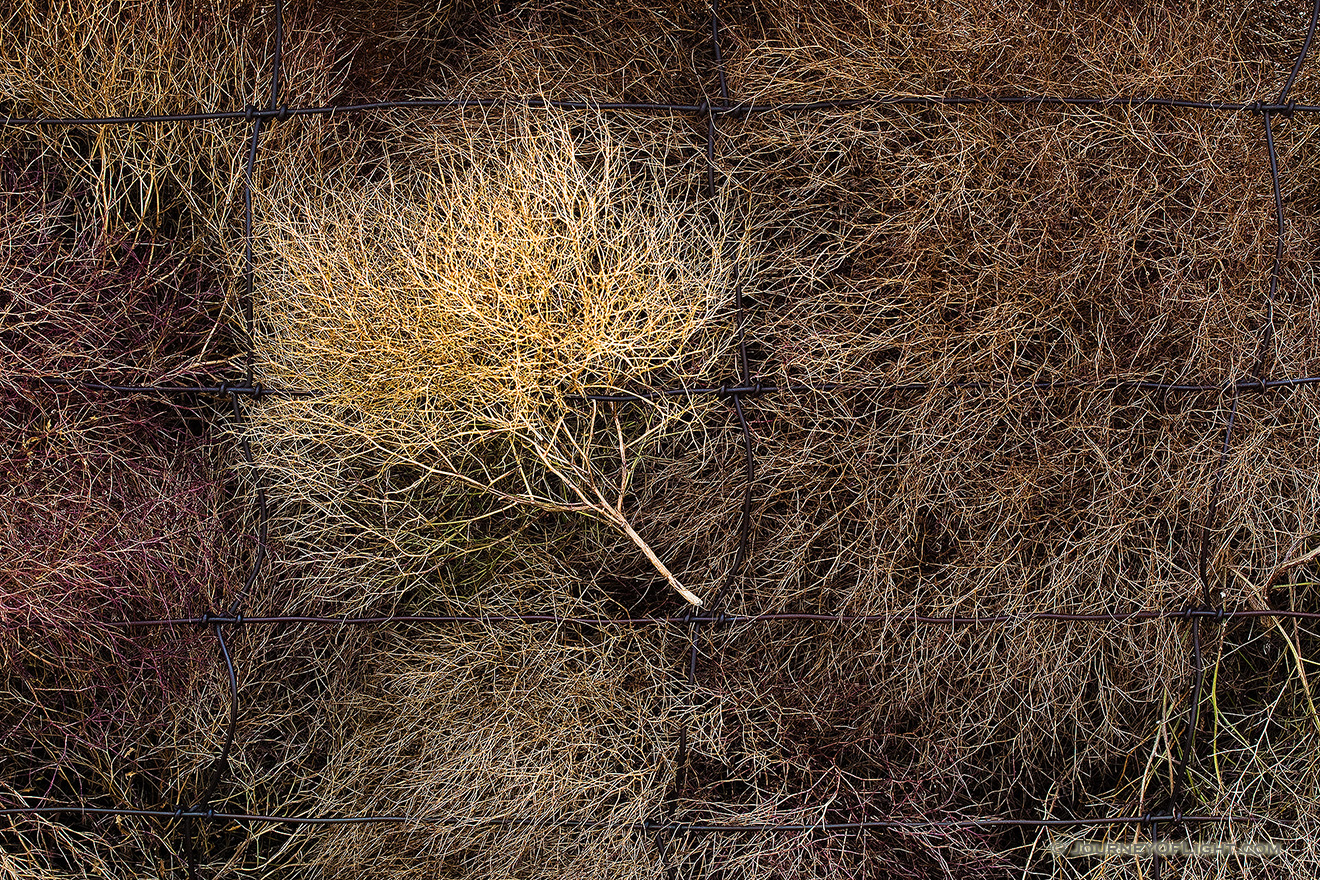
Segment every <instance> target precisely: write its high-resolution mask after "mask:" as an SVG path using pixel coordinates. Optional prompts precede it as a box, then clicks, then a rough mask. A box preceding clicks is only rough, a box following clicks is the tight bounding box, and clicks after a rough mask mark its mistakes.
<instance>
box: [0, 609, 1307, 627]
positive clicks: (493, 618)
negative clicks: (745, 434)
mask: <svg viewBox="0 0 1320 880" xmlns="http://www.w3.org/2000/svg"><path fill="white" fill-rule="evenodd" d="M1193 618H1198V619H1200V620H1209V621H1214V622H1219V621H1221V620H1222V621H1232V620H1251V619H1255V618H1283V619H1294V620H1320V611H1292V610H1288V609H1273V608H1171V609H1165V610H1140V611H1104V612H1089V613H1088V612H1069V611H1025V612H1021V613H1016V614H953V615H947V616H939V615H929V614H916V613H913V612H904V611H893V612H885V613H879V614H823V613H812V612H795V611H783V612H770V613H766V614H725V613H723V612H721V613H719V614H674V615H653V616H639V617H573V616H567V615H556V614H390V615H376V616H364V617H347V616H344V617H336V616H317V615H306V614H290V615H252V616H250V617H249V616H244V615H241V614H240V615H231V616H225V615H213V614H203V615H201V616H199V617H168V618H155V619H150V620H109V621H100V622H98V625H100V626H107V627H118V628H124V629H134V628H138V627H157V626H273V625H286V626H292V625H296V624H309V625H316V626H387V625H391V624H410V623H413V624H423V623H425V624H465V623H475V624H486V625H489V624H502V623H545V624H554V625H560V624H563V625H567V626H680V625H683V626H685V625H688V624H710V625H715V626H724V625H726V624H727V625H731V624H759V623H776V622H785V621H810V622H816V623H838V624H848V623H915V624H929V625H937V626H986V625H991V624H1005V623H1030V622H1032V621H1055V622H1059V623H1142V622H1149V621H1153V620H1183V621H1188V620H1191V619H1193ZM17 627H18V624H10V625H8V627H7V628H17ZM4 628H6V627H0V629H4Z"/></svg>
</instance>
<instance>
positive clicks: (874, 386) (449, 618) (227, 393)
mask: <svg viewBox="0 0 1320 880" xmlns="http://www.w3.org/2000/svg"><path fill="white" fill-rule="evenodd" d="M1318 18H1320V0H1317V2H1316V3H1315V4H1314V6H1313V9H1312V14H1311V19H1310V25H1309V28H1308V31H1307V34H1306V37H1305V40H1304V42H1303V45H1302V48H1301V51H1300V52H1299V53H1298V56H1297V58H1296V61H1295V63H1294V65H1293V67H1292V70H1291V73H1290V74H1289V76H1288V79H1287V82H1286V84H1285V86H1284V88H1283V90H1282V92H1281V93H1280V95H1279V96H1278V98H1277V99H1276V100H1275V101H1273V102H1267V101H1263V100H1254V101H1250V102H1222V101H1205V100H1194V99H1184V98H1173V97H1162V96H1121V95H1120V96H1110V97H1093V96H1058V95H1020V94H1019V95H965V96H947V95H879V96H872V97H860V98H848V99H822V100H815V101H799V102H774V103H760V102H756V101H736V100H732V99H731V98H730V96H729V91H728V86H727V80H726V77H725V72H724V64H723V58H722V55H721V52H720V42H719V30H720V23H719V7H718V2H716V3H715V4H714V5H713V7H712V16H711V47H712V52H713V55H714V59H715V64H716V72H717V74H718V78H719V93H720V94H719V102H718V103H714V102H712V101H710V100H703V101H701V102H699V103H645V102H604V101H589V100H587V101H578V100H556V99H549V98H544V97H535V96H527V97H516V98H416V99H410V100H401V101H382V102H362V103H351V104H342V105H324V106H304V107H289V106H287V105H284V104H281V103H280V100H279V96H280V78H281V64H282V44H283V9H282V0H276V3H275V35H274V36H275V47H274V50H273V51H272V53H271V56H270V59H269V60H270V62H271V67H272V74H271V90H270V100H269V103H268V104H267V105H266V106H264V107H263V106H257V105H251V106H247V107H244V108H243V109H241V110H222V111H208V112H198V113H183V114H144V115H131V116H114V117H59V118H55V117H20V116H0V126H10V127H38V128H39V127H60V126H66V127H76V126H101V125H142V124H153V123H193V122H207V121H217V122H243V123H245V124H248V125H250V126H251V135H250V139H249V142H248V151H247V161H246V165H245V169H244V170H245V173H244V202H245V214H244V245H245V255H244V256H245V260H244V273H243V286H244V294H243V296H242V303H241V307H242V310H243V319H244V320H243V324H244V327H243V329H244V332H245V334H246V336H247V343H248V344H247V347H246V355H247V360H246V369H245V371H244V373H245V375H244V376H243V377H242V378H240V379H238V380H235V381H222V382H219V383H218V384H195V385H136V384H115V383H102V382H87V381H79V380H76V379H72V378H70V377H52V376H30V377H18V378H24V379H26V380H29V381H32V382H37V383H47V384H51V385H63V386H65V387H71V388H77V389H82V390H91V391H104V392H110V393H115V394H123V395H136V394H156V395H167V396H169V395H181V396H186V395H199V396H205V395H215V396H220V397H222V398H227V399H228V400H229V401H230V402H231V403H232V406H233V418H234V421H235V424H236V425H238V426H239V427H240V428H241V426H242V424H243V422H244V417H243V412H242V407H241V404H240V399H241V398H249V399H251V400H253V401H254V402H259V401H260V400H261V399H263V398H265V397H285V398H292V397H316V396H318V395H320V394H324V393H327V392H314V391H310V390H300V389H268V388H264V387H263V386H262V385H261V384H260V383H259V382H257V381H255V351H254V347H253V345H252V339H253V315H252V311H251V309H252V287H253V278H254V270H253V261H252V220H253V217H252V199H251V196H252V174H253V168H254V164H255V159H256V155H257V150H258V148H259V144H260V136H261V130H262V125H263V123H265V122H270V121H275V122H282V121H285V120H288V119H291V118H295V117H303V116H334V115H340V114H350V113H364V112H377V111H389V110H444V109H455V110H465V109H496V108H502V107H510V108H512V107H526V108H530V109H559V110H573V111H591V112H597V113H655V114H673V115H696V116H699V117H703V118H705V120H706V122H707V126H708V138H707V158H708V160H709V166H708V188H709V189H710V190H711V191H713V190H714V186H715V183H714V149H715V140H716V128H715V120H716V119H719V118H746V117H750V116H754V115H770V114H800V113H814V112H829V111H846V110H865V109H874V110H883V109H886V108H897V109H903V108H907V109H922V108H937V107H952V108H958V107H972V106H1002V107H1020V108H1023V109H1025V110H1028V111H1042V110H1045V109H1049V108H1055V109H1079V110H1092V111H1103V110H1107V109H1133V110H1137V109H1143V108H1153V109H1167V110H1205V111H1215V112H1224V113H1239V114H1241V113H1248V114H1254V115H1256V116H1258V117H1260V119H1261V120H1262V122H1263V127H1264V134H1265V141H1266V147H1267V154H1268V160H1269V171H1270V175H1271V183H1272V189H1273V197H1274V206H1275V220H1276V242H1275V249H1274V260H1273V265H1272V270H1271V276H1270V284H1269V291H1268V301H1267V314H1266V318H1265V320H1264V321H1263V322H1262V326H1261V330H1260V336H1261V339H1260V354H1259V357H1258V362H1257V367H1256V370H1255V372H1254V374H1253V375H1252V377H1251V378H1239V379H1232V380H1229V381H1219V382H1209V381H1201V382H1199V383H1198V382H1194V383H1187V382H1172V383H1166V382H1157V381H1151V380H1139V379H1127V378H1121V377H1111V378H1108V379H1098V380H1049V381H1034V382H1033V381H1027V382H1022V381H1014V380H1002V381H993V380H986V379H981V380H974V381H963V382H939V383H936V382H902V381H895V380H894V379H893V378H892V377H890V378H887V379H886V381H884V382H876V383H868V382H862V383H818V384H811V383H791V382H790V383H784V384H773V383H763V382H761V381H758V380H757V379H756V378H755V376H754V373H753V371H752V370H751V369H750V365H749V364H748V360H747V349H746V329H747V320H746V319H747V314H746V310H745V308H744V305H745V304H744V303H743V301H742V297H741V296H740V295H739V296H738V324H737V339H736V342H737V347H738V350H739V355H740V366H741V370H740V375H739V376H738V377H737V378H736V379H733V380H731V381H730V382H727V383H724V384H721V385H719V386H708V387H697V388H662V389H641V390H637V391H635V392H620V391H614V390H610V391H609V392H603V393H599V394H596V393H581V394H573V395H566V398H567V399H569V400H576V401H583V402H588V401H589V402H601V403H620V404H622V403H630V402H641V401H654V400H659V399H663V398H670V397H684V396H700V395H714V396H718V397H725V398H729V399H731V400H732V402H733V403H734V405H735V407H736V409H737V413H738V418H739V423H740V426H741V429H742V432H743V437H744V441H745V448H746V458H747V478H748V479H747V487H746V497H745V501H744V504H743V507H742V516H741V519H740V526H739V530H738V540H739V551H738V555H737V558H736V562H735V564H734V565H733V566H731V569H730V572H729V577H730V578H733V577H734V576H736V575H737V573H738V570H739V568H740V566H741V565H742V563H743V562H745V560H746V558H747V547H748V535H749V532H748V529H749V524H748V523H749V512H750V504H751V500H750V499H751V488H752V484H753V483H754V482H755V466H754V459H753V451H752V445H751V435H750V432H749V430H748V426H747V419H746V417H745V415H744V413H743V408H742V400H743V399H744V398H752V397H757V396H761V395H766V394H812V393H838V392H859V393H864V392H875V393H908V392H930V391H936V390H950V391H953V390H964V391H1029V390H1037V391H1053V390H1063V389H1072V390H1080V391H1102V390H1123V389H1130V390H1137V391H1155V392H1164V393H1166V394H1172V393H1219V394H1223V395H1226V396H1230V397H1231V408H1230V412H1229V414H1228V417H1227V420H1226V426H1225V428H1224V432H1223V443H1222V446H1221V449H1220V453H1219V456H1218V466H1217V476H1216V482H1215V487H1214V490H1213V492H1212V496H1211V501H1210V504H1209V506H1208V510H1207V514H1206V517H1205V519H1204V522H1203V525H1202V530H1201V540H1200V545H1201V546H1200V554H1199V566H1198V577H1199V580H1200V582H1201V586H1202V590H1203V594H1202V597H1201V598H1202V603H1201V604H1200V605H1198V606H1187V607H1183V608H1178V609H1165V610H1156V609H1140V610H1133V611H1127V612H1099V613H1083V612H1078V613H1074V612H1066V611H1039V612H1024V613H1005V614H972V615H963V614H952V615H947V616H936V615H929V614H918V613H915V612H888V613H879V614H822V613H805V612H782V613H766V614H727V613H724V612H722V611H721V612H718V613H709V612H708V613H702V614H697V613H695V612H694V611H692V610H689V611H688V612H687V613H685V614H683V615H681V616H679V615H673V616H653V617H571V616H558V615H550V614H516V615H513V614H496V615H385V616H358V617H350V616H308V615H276V616H245V615H244V614H243V612H242V608H243V605H244V604H245V600H246V597H247V595H248V594H249V593H250V591H251V588H252V586H253V584H254V583H255V581H256V579H257V578H258V577H259V576H260V573H261V571H262V567H263V564H264V563H265V561H266V560H267V558H268V555H269V553H268V547H267V540H268V525H269V518H270V515H269V509H268V501H267V497H266V491H265V488H264V486H262V485H261V484H260V482H259V477H256V479H258V483H257V486H256V492H255V495H256V500H257V504H258V536H257V537H258V549H257V554H256V558H255V560H254V563H253V566H252V569H251V571H250V573H249V575H248V576H247V578H246V579H245V582H244V584H243V587H242V588H241V589H240V591H239V593H238V595H237V596H235V597H234V599H233V602H232V603H231V605H230V606H229V608H228V610H227V611H226V612H225V613H223V614H211V613H205V614H203V615H201V616H199V617H180V618H170V619H164V618H162V619H153V620H123V621H105V622H103V625H105V626H109V627H118V628H126V629H134V628H142V627H156V626H172V625H195V626H202V627H209V628H211V629H212V630H213V631H214V633H215V635H216V638H217V643H218V647H219V649H220V653H221V657H222V660H223V661H224V666H225V672H226V674H227V678H228V680H229V684H230V693H229V700H228V703H229V712H228V723H227V725H226V731H225V735H224V740H223V746H222V749H221V752H220V754H219V756H218V757H217V759H216V760H215V761H214V762H213V766H212V771H211V773H209V774H208V777H209V778H208V781H207V783H206V785H205V786H204V788H203V791H202V793H201V795H200V796H199V797H198V798H197V799H196V800H195V801H194V802H193V803H192V804H191V805H190V806H189V807H187V808H183V807H179V808H176V809H173V810H151V809H131V808H119V807H94V806H90V805H86V804H81V805H50V804H37V805H28V806H19V807H0V816H23V815H29V816H31V815H50V816H54V815H79V816H84V817H86V816H118V817H140V818H152V819H161V820H167V821H168V820H175V821H182V822H184V823H185V829H186V830H185V832H184V833H185V840H186V845H185V848H186V850H187V852H188V862H189V864H188V870H189V875H190V876H195V875H196V870H197V859H196V854H195V847H194V843H193V833H194V832H193V830H191V826H192V823H194V822H196V823H203V822H211V821H216V820H219V821H225V822H239V823H263V822H270V823H280V824H290V825H320V826H327V825H348V824H362V823H393V824H425V825H437V826H441V825H443V826H449V827H455V828H463V827H478V826H508V827H542V828H546V827H558V828H569V829H581V830H590V829H604V828H618V827H620V825H619V824H617V823H607V822H592V821H561V822H549V823H546V822H536V821H532V820H525V819H517V818H510V817H478V818H466V819H460V818H455V817H453V816H443V817H424V816H423V817H419V816H403V815H362V816H327V817H317V816H292V815H266V814H259V813H239V812H226V811H224V810H217V809H215V808H214V807H211V806H209V805H208V804H209V801H210V800H211V798H212V797H213V796H214V794H215V792H216V791H217V788H218V785H219V782H220V781H221V779H222V778H223V773H224V770H225V767H226V763H227V760H228V756H229V754H230V751H231V749H232V748H233V746H234V743H235V736H236V730H237V723H238V717H239V684H238V673H237V670H236V667H235V663H234V659H233V657H232V655H231V653H230V651H229V647H228V644H227V642H226V640H225V636H224V630H225V628H226V627H230V626H240V625H272V626H273V625H302V624H309V625H324V626H362V625H380V626H385V625H399V624H485V625H489V624H497V623H512V622H521V623H546V624H554V625H584V626H618V625H683V626H688V627H690V631H691V633H692V636H691V637H692V640H693V642H692V648H693V654H692V666H691V667H690V669H689V681H690V682H691V683H695V671H696V670H695V656H696V655H695V637H696V631H697V628H698V627H700V626H705V625H710V626H725V625H734V624H763V623H772V622H776V621H811V622H820V623H837V624H848V623H882V622H891V623H915V624H930V625H942V626H952V627H957V626H980V625H987V624H1007V623H1018V622H1031V621H1056V622H1092V623H1106V622H1107V623H1117V624H1135V623H1141V622H1146V621H1154V620H1179V621H1183V622H1188V623H1190V626H1191V635H1192V644H1193V657H1192V661H1193V674H1192V682H1191V684H1190V686H1189V689H1188V692H1189V702H1190V704H1191V705H1190V712H1191V717H1190V719H1189V721H1188V723H1187V724H1186V726H1185V727H1184V731H1183V735H1182V739H1181V742H1180V749H1181V754H1180V755H1178V756H1177V759H1176V760H1177V772H1176V774H1175V775H1174V779H1173V783H1172V789H1171V792H1170V796H1169V799H1168V802H1167V804H1166V806H1165V807H1164V808H1162V809H1160V810H1158V811H1148V812H1146V813H1145V814H1144V815H1140V816H1137V815H1129V816H1110V817H1084V818H1034V819H1032V818H1011V817H993V816H991V817H975V818H958V819H935V820H916V819H887V818H876V819H864V820H858V821H848V822H831V821H826V820H824V819H822V820H821V821H818V822H814V823H746V824H739V823H737V822H733V821H730V822H710V821H675V820H673V819H668V820H666V821H663V822H656V821H651V820H647V821H642V822H636V823H632V824H631V825H628V826H627V827H631V828H634V829H636V830H639V831H644V832H648V833H650V832H656V833H666V834H671V835H677V834H685V833H686V834H724V833H798V832H801V833H806V832H812V831H836V830H865V829H901V830H917V829H932V830H954V829H991V828H1065V829H1066V828H1079V827H1104V826H1115V825H1118V826H1122V825H1136V826H1140V827H1141V828H1143V829H1145V830H1147V831H1148V832H1149V834H1150V836H1151V839H1152V840H1156V839H1157V833H1158V827H1159V825H1160V824H1161V823H1172V824H1173V825H1175V826H1178V825H1182V824H1229V823H1272V822H1277V821H1278V820H1276V819H1273V818H1271V817H1265V816H1255V815H1250V814H1222V815H1206V814H1198V813H1191V812H1187V813H1185V812H1183V811H1182V800H1183V798H1184V795H1185V788H1184V780H1185V778H1188V776H1189V774H1190V772H1191V765H1192V763H1193V762H1194V761H1195V757H1196V756H1195V733H1196V728H1197V723H1198V718H1199V710H1200V704H1201V702H1202V696H1203V693H1202V691H1203V687H1204V659H1203V657H1202V654H1201V644H1200V626H1201V624H1202V623H1203V622H1214V623H1227V622H1230V621H1233V620H1240V619H1248V620H1250V619H1255V618H1287V619H1296V620H1320V612H1307V611H1295V610H1284V609H1257V608H1251V609H1229V608H1223V607H1216V606H1215V604H1214V603H1213V602H1211V601H1210V599H1211V591H1210V584H1209V578H1208V573H1207V549H1206V548H1207V536H1208V534H1209V532H1210V531H1211V530H1212V528H1213V527H1214V524H1215V522H1216V521H1217V514H1218V505H1219V499H1220V497H1221V495H1222V488H1223V480H1224V469H1225V463H1226V461H1227V457H1228V454H1229V450H1230V448H1231V442H1232V438H1233V430H1234V424H1235V420H1236V414H1237V408H1238V402H1239V399H1240V397H1241V395H1242V394H1246V393H1252V392H1260V393H1264V392H1266V391H1271V390H1276V389H1285V388H1293V387H1311V386H1314V385H1317V384H1320V376H1299V377H1293V378H1269V376H1268V366H1269V359H1270V355H1271V346H1272V344H1273V339H1274V304H1275V300H1276V296H1277V292H1278V288H1279V286H1280V281H1281V264H1282V258H1283V249H1284V223H1285V217H1284V208H1283V201H1282V196H1281V188H1280V179H1279V168H1278V159H1277V152H1276V148H1275V143H1274V132H1273V127H1272V126H1273V120H1274V119H1275V118H1279V117H1281V118H1285V119H1287V118H1292V117H1293V116H1294V115H1295V114H1296V113H1299V112H1300V113H1314V112H1317V111H1320V106H1317V105H1309V104H1299V103H1297V102H1296V100H1295V99H1293V98H1291V97H1290V92H1291V89H1292V86H1293V84H1294V83H1295V81H1296V79H1297V76H1298V73H1299V71H1300V69H1301V67H1302V65H1303V63H1304V61H1305V59H1306V56H1307V52H1308V50H1309V48H1310V45H1311V42H1312V39H1313V37H1314V34H1315V30H1316V23H1317V19H1318ZM239 442H240V446H241V449H242V453H243V459H244V461H245V462H246V464H247V465H248V466H249V467H251V468H253V469H254V470H255V460H254V456H253V454H252V449H251V446H250V441H249V440H248V439H247V438H246V436H243V437H242V438H241V439H240V441H239ZM685 746H686V738H685V737H684V738H683V746H682V747H681V748H680V760H679V761H678V762H677V763H680V764H681V763H682V759H681V756H682V754H683V753H684V752H685ZM1160 865H1161V862H1160V858H1159V856H1158V855H1156V856H1155V861H1154V863H1153V867H1154V869H1155V873H1156V876H1158V873H1159V870H1160Z"/></svg>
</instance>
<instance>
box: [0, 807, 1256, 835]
mask: <svg viewBox="0 0 1320 880" xmlns="http://www.w3.org/2000/svg"><path fill="white" fill-rule="evenodd" d="M66 814H82V815H87V816H125V817H130V816H137V817H141V818H151V819H192V820H197V819H201V820H208V821H221V822H250V823H259V822H271V823H276V824H281V825H364V824H394V825H445V826H450V827H454V828H474V827H490V826H500V827H519V828H570V829H579V830H611V829H620V828H632V829H636V830H638V831H671V832H679V833H682V832H692V833H700V834H724V833H743V834H747V833H760V834H768V833H776V832H778V833H791V832H809V831H840V830H865V829H867V828H875V829H883V828H893V829H903V830H916V829H922V828H927V829H936V830H957V829H975V828H1101V827H1105V826H1109V825H1149V824H1150V823H1152V822H1193V823H1198V824H1220V825H1227V824H1233V823H1244V824H1263V823H1272V822H1278V820H1277V819H1273V818H1271V817H1268V816H1255V815H1251V814H1245V813H1242V814H1223V815H1209V814H1200V813H1186V814H1184V813H1176V812H1171V813H1167V814H1161V813H1146V814H1145V815H1141V816H1105V817H1099V818H1092V817H1083V818H1054V819H1013V818H999V817H986V818H980V817H978V818H968V819H860V820H857V821H852V822H785V823H775V822H756V823H745V824H740V823H737V822H727V823H725V822H720V823H711V822H698V821H693V822H665V823H659V822H647V821H642V822H610V821H606V820H600V821H590V820H585V819H561V820H557V821H551V822H545V821H539V820H535V819H516V818H512V817H501V816H496V817H480V818H475V819H456V818H454V817H453V816H403V815H374V816H285V815H267V814H264V813H228V812H224V811H221V810H134V809H123V808H118V807H88V806H82V805H69V806H33V807H0V816H22V815H45V816H51V815H66Z"/></svg>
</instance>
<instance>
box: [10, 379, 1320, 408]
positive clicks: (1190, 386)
mask: <svg viewBox="0 0 1320 880" xmlns="http://www.w3.org/2000/svg"><path fill="white" fill-rule="evenodd" d="M10 378H11V379H15V380H22V381H25V382H31V383H34V384H47V385H59V386H64V387H69V388H76V389H80V390H83V391H108V392H112V393H115V394H148V395H150V394H159V395H210V396H221V397H229V396H230V395H235V394H238V395H242V396H244V397H252V398H256V399H261V398H264V397H275V398H317V397H325V396H329V395H330V394H333V393H334V392H333V391H330V390H322V391H312V390H308V389H300V388H287V389H286V388H267V387H265V386H263V385H262V384H261V383H260V382H257V383H253V384H245V383H243V382H236V383H226V382H221V383H219V384H217V385H131V384H109V383H104V382H83V381H78V380H76V379H70V378H68V377H65V376H23V375H18V376H11V377H10ZM1314 385H1320V376H1294V377H1291V378H1279V379H1265V380H1261V379H1234V380H1229V381H1225V382H1156V381H1153V380H1150V379H1124V378H1121V377H1117V376H1114V377H1110V378H1107V379H1048V380H1041V381H1037V382H1023V381H1014V380H1011V379H1006V380H1003V381H998V382H995V381H989V380H978V381H966V382H901V381H887V382H874V383H872V382H864V381H863V382H822V383H811V384H808V383H791V384H785V385H779V384H775V383H773V382H749V383H747V384H743V382H742V381H741V380H735V381H733V382H730V383H725V384H723V385H711V386H695V387H691V388H687V387H679V388H657V389H649V390H638V391H626V392H618V393H586V394H581V393H571V394H565V395H564V399H565V400H567V401H583V402H595V403H644V402H647V401H655V400H661V399H665V398H671V397H710V396H714V397H759V396H762V395H771V394H836V393H848V394H861V393H866V392H874V393H880V394H912V393H922V392H932V391H995V392H1024V391H1097V392H1098V391H1123V390H1129V391H1162V392H1165V393H1168V394H1204V393H1212V392H1218V393H1220V394H1235V393H1238V392H1264V391H1274V390H1277V389H1283V388H1302V387H1309V386H1314Z"/></svg>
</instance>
